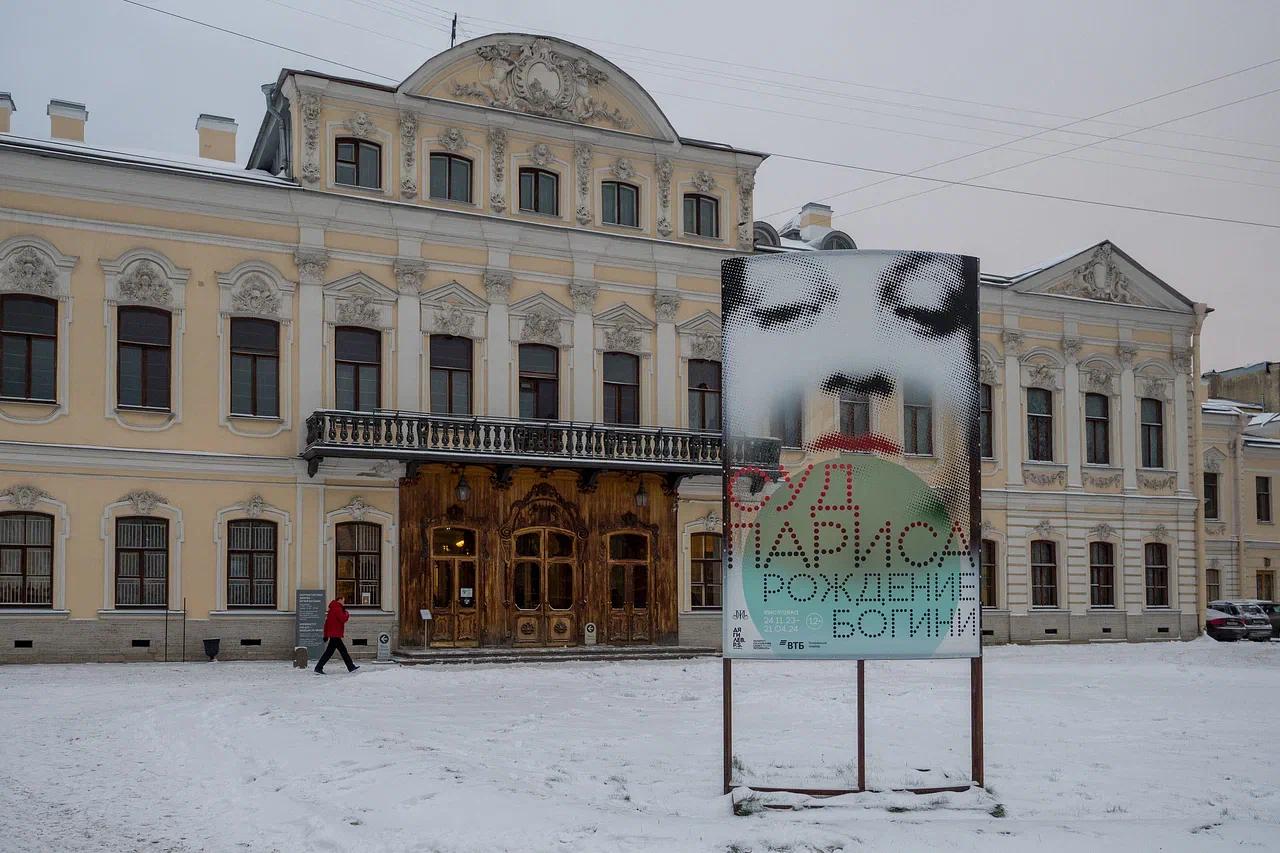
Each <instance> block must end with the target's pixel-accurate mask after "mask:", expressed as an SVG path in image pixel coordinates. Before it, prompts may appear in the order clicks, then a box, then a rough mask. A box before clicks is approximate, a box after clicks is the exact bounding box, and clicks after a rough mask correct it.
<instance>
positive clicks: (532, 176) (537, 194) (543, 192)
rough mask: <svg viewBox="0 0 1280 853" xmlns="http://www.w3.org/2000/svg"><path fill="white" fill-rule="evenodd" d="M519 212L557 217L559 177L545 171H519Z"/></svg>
mask: <svg viewBox="0 0 1280 853" xmlns="http://www.w3.org/2000/svg"><path fill="white" fill-rule="evenodd" d="M520 210H521V211H523V212H525V213H543V214H546V215H547V216H559V215H560V176H559V175H557V174H556V173H555V172H548V171H547V170H546V169H521V170H520Z"/></svg>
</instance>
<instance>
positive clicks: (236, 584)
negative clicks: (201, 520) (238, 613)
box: [227, 521, 276, 607]
mask: <svg viewBox="0 0 1280 853" xmlns="http://www.w3.org/2000/svg"><path fill="white" fill-rule="evenodd" d="M275 606H276V525H275V522H271V521H230V522H227V607H275Z"/></svg>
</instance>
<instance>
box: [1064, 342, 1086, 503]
mask: <svg viewBox="0 0 1280 853" xmlns="http://www.w3.org/2000/svg"><path fill="white" fill-rule="evenodd" d="M1062 351H1063V353H1065V354H1066V357H1067V368H1066V370H1065V371H1064V373H1065V376H1064V379H1063V386H1064V387H1065V390H1064V391H1063V399H1062V405H1063V413H1064V415H1065V418H1064V421H1065V424H1066V428H1067V440H1066V446H1067V488H1069V489H1080V488H1083V487H1084V480H1083V479H1081V469H1080V463H1081V459H1082V453H1081V449H1080V436H1081V429H1080V407H1081V406H1082V405H1083V401H1082V400H1081V399H1080V366H1079V364H1078V363H1077V358H1078V357H1079V355H1080V341H1079V340H1078V339H1076V338H1065V339H1063V341H1062Z"/></svg>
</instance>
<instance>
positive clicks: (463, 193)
mask: <svg viewBox="0 0 1280 853" xmlns="http://www.w3.org/2000/svg"><path fill="white" fill-rule="evenodd" d="M431 197H432V198H436V199H441V200H444V201H463V202H466V203H468V204H470V203H471V161H470V160H468V159H467V158H466V157H459V156H458V155H456V154H432V155H431Z"/></svg>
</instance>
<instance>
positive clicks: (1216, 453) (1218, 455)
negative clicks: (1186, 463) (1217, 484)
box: [1204, 447, 1227, 474]
mask: <svg viewBox="0 0 1280 853" xmlns="http://www.w3.org/2000/svg"><path fill="white" fill-rule="evenodd" d="M1226 458H1227V455H1226V454H1225V453H1223V452H1222V451H1221V450H1219V449H1218V448H1216V447H1210V448H1209V449H1208V450H1206V451H1205V452H1204V470H1205V471H1207V472H1209V473H1210V474H1218V473H1221V472H1222V463H1223V461H1224V460H1225V459H1226Z"/></svg>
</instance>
